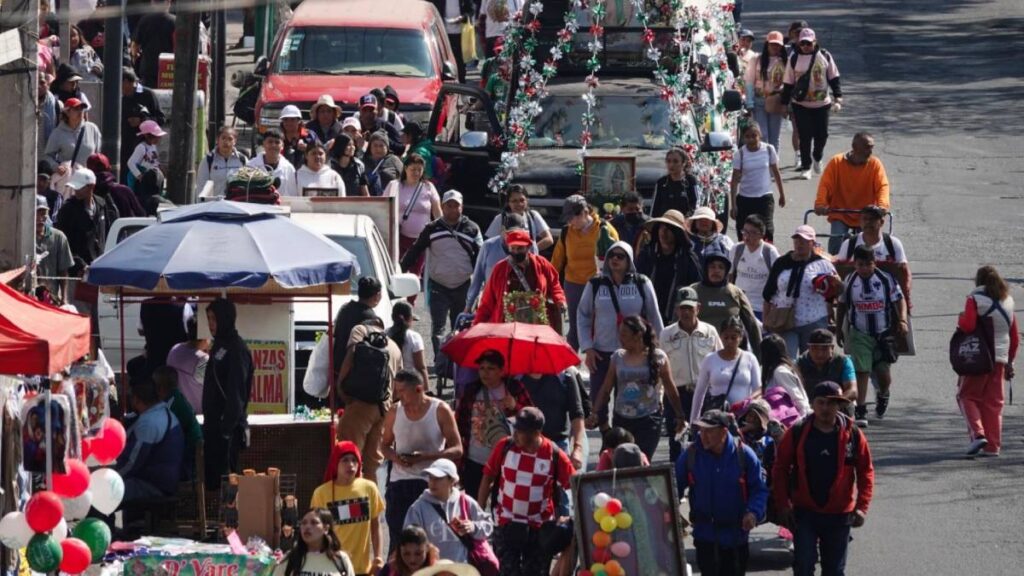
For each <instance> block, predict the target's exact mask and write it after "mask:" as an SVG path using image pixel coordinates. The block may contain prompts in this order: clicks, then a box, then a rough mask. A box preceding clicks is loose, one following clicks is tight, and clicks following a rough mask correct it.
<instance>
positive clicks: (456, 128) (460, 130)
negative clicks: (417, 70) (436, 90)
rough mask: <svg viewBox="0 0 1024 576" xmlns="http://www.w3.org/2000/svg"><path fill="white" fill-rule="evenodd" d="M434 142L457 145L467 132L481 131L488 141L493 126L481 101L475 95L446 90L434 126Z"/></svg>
mask: <svg viewBox="0 0 1024 576" xmlns="http://www.w3.org/2000/svg"><path fill="white" fill-rule="evenodd" d="M434 128H435V133H436V134H437V137H436V138H435V139H434V141H435V142H438V143H441V144H452V145H456V146H457V145H459V144H460V142H462V137H463V136H465V135H466V134H467V133H469V132H483V133H485V134H487V140H488V141H490V139H491V137H492V136H493V134H492V132H493V127H492V126H491V121H490V118H489V117H488V115H487V110H485V109H484V106H483V103H482V102H480V100H479V99H477V98H476V97H475V96H471V95H469V94H457V93H454V92H448V93H446V94H445V95H444V100H443V102H442V104H441V113H440V114H438V116H437V125H436V126H435V127H434Z"/></svg>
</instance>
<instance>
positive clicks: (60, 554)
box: [25, 534, 64, 572]
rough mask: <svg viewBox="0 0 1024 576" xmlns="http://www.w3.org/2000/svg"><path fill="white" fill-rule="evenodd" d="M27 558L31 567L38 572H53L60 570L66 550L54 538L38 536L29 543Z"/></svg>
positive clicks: (47, 535)
mask: <svg viewBox="0 0 1024 576" xmlns="http://www.w3.org/2000/svg"><path fill="white" fill-rule="evenodd" d="M25 557H26V558H27V559H28V565H29V567H30V568H32V569H33V570H35V571H36V572H53V571H54V570H56V569H57V568H60V562H61V560H63V559H64V550H63V549H62V548H61V547H60V544H58V543H57V540H56V539H55V538H54V537H53V536H50V535H49V534H36V535H35V536H33V537H32V539H31V540H29V541H28V549H27V550H26V552H25Z"/></svg>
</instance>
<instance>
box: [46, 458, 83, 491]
mask: <svg viewBox="0 0 1024 576" xmlns="http://www.w3.org/2000/svg"><path fill="white" fill-rule="evenodd" d="M64 467H65V468H67V473H65V474H54V475H53V491H54V492H56V493H57V495H58V496H60V497H62V498H78V497H79V496H81V495H82V494H84V493H85V491H86V490H88V489H89V467H88V466H86V465H85V462H82V461H81V460H79V459H78V458H69V459H67V460H66V461H65V462H64Z"/></svg>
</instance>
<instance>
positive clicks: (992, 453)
mask: <svg viewBox="0 0 1024 576" xmlns="http://www.w3.org/2000/svg"><path fill="white" fill-rule="evenodd" d="M978 456H982V457H985V458H998V457H999V451H998V450H982V451H981V453H979V454H978Z"/></svg>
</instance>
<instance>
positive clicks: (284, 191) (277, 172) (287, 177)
mask: <svg viewBox="0 0 1024 576" xmlns="http://www.w3.org/2000/svg"><path fill="white" fill-rule="evenodd" d="M249 166H252V167H253V168H259V169H261V170H267V168H269V166H267V162H266V158H264V157H263V154H257V155H255V156H253V158H252V159H251V160H249ZM269 172H270V173H271V174H273V175H274V176H277V177H278V178H279V179H280V180H281V186H280V187H278V189H277V193H278V194H280V195H281V196H298V195H299V191H298V190H297V189H296V188H295V166H292V163H291V162H289V161H288V159H287V158H285V157H284V156H279V157H278V159H277V168H274V169H273V170H270V171H269Z"/></svg>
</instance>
